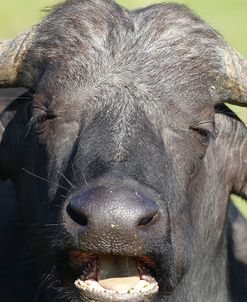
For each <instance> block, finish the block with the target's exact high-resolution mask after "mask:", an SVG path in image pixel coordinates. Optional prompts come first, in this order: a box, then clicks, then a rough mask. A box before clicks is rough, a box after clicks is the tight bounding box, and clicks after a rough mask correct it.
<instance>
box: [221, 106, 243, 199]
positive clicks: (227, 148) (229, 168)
mask: <svg viewBox="0 0 247 302" xmlns="http://www.w3.org/2000/svg"><path fill="white" fill-rule="evenodd" d="M218 110H219V111H218ZM215 123H216V130H217V139H216V141H215V142H216V148H215V156H217V164H218V165H219V167H222V168H220V169H223V170H222V172H220V173H221V177H222V178H224V180H223V179H222V181H223V183H224V185H225V186H226V187H227V188H229V193H233V194H236V195H239V196H241V197H243V198H244V199H247V128H246V126H245V125H244V123H242V122H241V121H240V120H239V119H238V117H237V116H236V115H235V114H234V113H233V112H232V111H231V110H230V109H228V108H227V110H226V109H225V107H223V108H220V109H219V108H218V109H217V111H216V115H215Z"/></svg>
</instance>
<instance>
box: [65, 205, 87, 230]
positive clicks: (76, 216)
mask: <svg viewBox="0 0 247 302" xmlns="http://www.w3.org/2000/svg"><path fill="white" fill-rule="evenodd" d="M66 212H67V214H68V215H69V217H70V218H71V219H72V220H73V221H74V222H76V223H77V224H79V225H80V226H86V225H87V224H88V219H87V217H86V216H85V215H84V214H83V213H77V212H76V211H74V210H73V209H72V208H71V206H70V205H68V206H67V208H66Z"/></svg>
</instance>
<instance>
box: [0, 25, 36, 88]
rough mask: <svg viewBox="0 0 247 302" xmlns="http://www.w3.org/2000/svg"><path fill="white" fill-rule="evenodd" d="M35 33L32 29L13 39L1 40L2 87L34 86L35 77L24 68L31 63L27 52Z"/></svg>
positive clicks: (0, 75) (0, 72)
mask: <svg viewBox="0 0 247 302" xmlns="http://www.w3.org/2000/svg"><path fill="white" fill-rule="evenodd" d="M33 34H34V31H33V30H31V31H27V32H25V33H23V34H21V35H19V36H17V37H16V38H14V39H12V40H4V41H0V87H20V86H24V87H29V88H31V87H33V84H34V83H33V81H34V79H33V77H32V76H31V74H28V72H27V71H26V70H25V68H24V64H25V65H27V66H28V65H29V64H28V63H29V62H28V60H27V53H28V51H29V49H30V44H31V42H32V37H33ZM27 66H25V67H27ZM27 69H29V68H27Z"/></svg>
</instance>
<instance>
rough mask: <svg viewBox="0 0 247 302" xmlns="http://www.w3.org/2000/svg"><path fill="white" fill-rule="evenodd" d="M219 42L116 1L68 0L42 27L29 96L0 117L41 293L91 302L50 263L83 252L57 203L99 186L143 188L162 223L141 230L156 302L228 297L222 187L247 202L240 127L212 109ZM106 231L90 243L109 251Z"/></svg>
mask: <svg viewBox="0 0 247 302" xmlns="http://www.w3.org/2000/svg"><path fill="white" fill-rule="evenodd" d="M222 45H224V41H223V39H222V37H221V36H220V35H219V34H218V33H216V32H215V31H214V30H213V29H211V28H210V27H209V26H208V25H207V24H205V23H204V22H203V21H201V20H200V19H199V18H198V17H197V16H195V15H194V14H192V13H191V11H190V10H188V9H187V8H186V7H185V6H183V5H176V4H161V5H155V6H152V7H149V8H146V9H141V10H136V11H132V12H128V11H127V10H124V9H122V8H121V7H120V6H118V5H117V4H115V3H113V2H112V1H102V0H91V1H89V0H88V1H86V0H85V1H79V0H74V1H67V2H65V4H62V5H60V6H58V7H57V8H56V9H55V10H54V11H53V12H52V13H51V14H50V15H49V16H48V17H47V18H46V19H45V20H44V21H43V22H41V23H40V24H39V25H38V26H37V33H36V36H35V38H34V41H33V47H32V49H31V50H29V53H28V56H27V60H26V66H25V68H26V70H27V71H30V73H29V76H32V69H33V66H34V65H35V66H39V67H42V68H41V69H42V73H41V75H40V78H39V81H38V82H37V85H36V87H35V92H34V94H33V96H32V93H33V92H29V93H27V94H26V95H25V99H23V97H22V100H16V101H15V102H14V103H13V104H11V105H10V106H9V107H8V108H7V109H6V110H5V112H4V113H3V114H2V115H1V123H2V126H3V128H5V132H4V133H3V138H2V142H1V147H0V171H1V174H0V176H1V178H3V179H7V178H11V179H12V180H13V181H14V183H15V186H16V189H17V197H18V200H19V204H20V210H21V216H22V219H23V221H24V222H25V224H26V226H27V227H28V230H29V236H30V237H31V240H32V247H33V249H34V252H35V255H36V256H37V257H38V258H39V260H38V263H37V269H38V271H39V275H40V284H41V286H40V289H39V293H38V294H37V296H36V299H37V301H49V302H50V301H73V302H75V301H87V299H86V297H79V295H78V291H77V290H75V289H74V287H73V286H72V283H70V285H68V286H67V285H65V284H64V283H63V280H62V278H61V275H60V272H59V267H58V266H57V262H56V260H57V258H58V257H59V253H60V251H61V250H64V249H68V248H79V249H83V250H85V251H91V250H92V246H90V242H89V244H87V245H85V244H84V241H80V240H79V241H77V240H76V238H77V231H76V229H73V223H72V221H70V220H69V218H68V217H67V216H66V215H65V214H64V211H65V205H66V203H68V200H69V198H70V197H71V195H72V194H76V192H84V191H85V190H87V187H88V186H89V187H90V186H96V185H99V184H101V183H104V184H105V185H107V186H109V187H111V186H112V187H115V186H117V184H116V183H124V184H126V183H127V184H128V185H129V186H132V187H135V186H136V188H139V186H142V187H144V188H145V189H143V190H144V192H145V194H147V195H148V194H150V193H149V192H150V190H151V191H152V192H155V194H157V196H159V198H157V203H158V205H159V207H160V210H161V213H162V214H161V216H162V215H163V216H164V215H166V217H169V219H168V220H167V221H169V223H168V225H167V227H166V228H165V229H164V228H159V231H157V232H155V233H148V232H147V233H146V234H145V236H144V237H143V238H142V240H143V246H142V253H143V255H147V254H148V255H152V256H153V257H154V258H155V259H157V267H158V268H159V270H157V271H156V276H155V277H156V279H157V280H158V281H159V286H160V291H159V294H158V295H157V297H156V298H155V299H153V301H152V302H158V301H159V302H163V301H167V302H169V301H173V302H178V301H184V302H191V301H205V302H206V301H207V302H211V301H214V302H223V301H224V302H226V301H233V298H232V294H231V291H230V288H229V284H228V272H229V268H228V263H227V249H226V245H227V236H226V218H225V217H226V213H227V207H228V199H229V194H230V193H232V192H234V193H237V194H240V195H242V196H246V186H245V185H246V184H245V179H246V176H247V171H246V162H245V159H246V155H247V141H246V134H247V133H246V128H245V126H244V125H243V124H242V123H241V122H240V121H237V120H235V119H232V118H231V117H229V116H226V115H224V114H219V113H217V114H215V110H214V106H213V102H212V96H211V92H210V89H211V87H212V85H213V84H214V78H213V75H214V74H215V72H214V71H215V70H216V69H217V68H218V67H219V66H220V64H221V60H220V57H219V54H218V52H217V47H218V46H222ZM205 122H207V123H206V125H205V124H204V128H203V129H202V130H201V128H200V130H198V124H201V123H205ZM214 122H215V130H214ZM42 179H43V180H42ZM44 179H46V180H47V181H45V180H44ZM102 219H103V218H102ZM105 236H106V237H103V238H102V240H101V238H100V237H99V238H98V239H99V240H98V243H97V246H96V247H95V248H96V249H97V251H104V252H109V251H108V250H107V251H106V250H105V249H106V248H107V246H108V245H107V244H103V243H102V242H104V240H107V239H106V238H107V235H105ZM85 242H86V240H85ZM122 242H127V243H126V244H125V245H122ZM129 244H130V242H128V238H124V237H122V241H119V242H115V245H114V248H112V247H111V252H113V253H118V252H120V251H121V253H125V254H128V252H129V253H131V252H130V250H131V249H132V250H133V249H137V248H138V246H137V242H131V248H130V247H129Z"/></svg>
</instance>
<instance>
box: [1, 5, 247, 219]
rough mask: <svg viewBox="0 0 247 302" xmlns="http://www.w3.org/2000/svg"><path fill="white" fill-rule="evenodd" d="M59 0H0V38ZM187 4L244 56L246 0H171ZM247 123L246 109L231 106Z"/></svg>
mask: <svg viewBox="0 0 247 302" xmlns="http://www.w3.org/2000/svg"><path fill="white" fill-rule="evenodd" d="M58 2H60V1H58V0H8V1H6V0H1V1H0V40H1V39H5V38H11V37H13V36H15V35H17V34H18V33H21V32H22V31H24V30H25V29H26V28H28V27H29V26H31V25H32V24H35V23H37V22H38V21H39V20H40V19H41V18H42V17H43V16H45V14H46V13H45V11H46V10H47V9H48V8H50V7H52V6H53V5H54V4H56V3H58ZM118 2H119V3H120V4H122V5H123V6H125V7H126V8H129V9H133V8H136V7H143V6H147V5H150V4H153V3H158V2H168V1H159V0H157V1H152V0H132V1H131V0H118ZM171 2H179V3H184V4H187V5H188V6H189V7H190V8H192V9H193V10H194V11H195V12H196V13H197V14H199V15H200V16H201V17H202V18H203V19H204V20H206V21H207V22H208V23H209V24H211V25H212V26H213V27H214V28H215V29H217V30H218V31H219V32H220V33H221V34H222V35H223V36H224V37H225V39H226V41H227V42H229V43H230V44H231V45H232V46H233V47H234V48H236V49H237V50H238V51H239V52H240V53H242V54H243V55H244V56H245V57H247V37H246V28H247V18H246V14H247V1H246V0H207V1H199V0H171ZM231 108H232V109H233V110H234V111H235V112H237V114H238V115H239V116H240V118H241V119H243V120H244V121H245V122H246V123H247V109H241V108H236V107H233V106H232V107H231ZM237 204H238V207H240V208H241V209H242V211H243V213H244V214H245V215H246V217H247V203H246V204H245V203H244V201H241V200H240V199H238V200H237Z"/></svg>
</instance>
